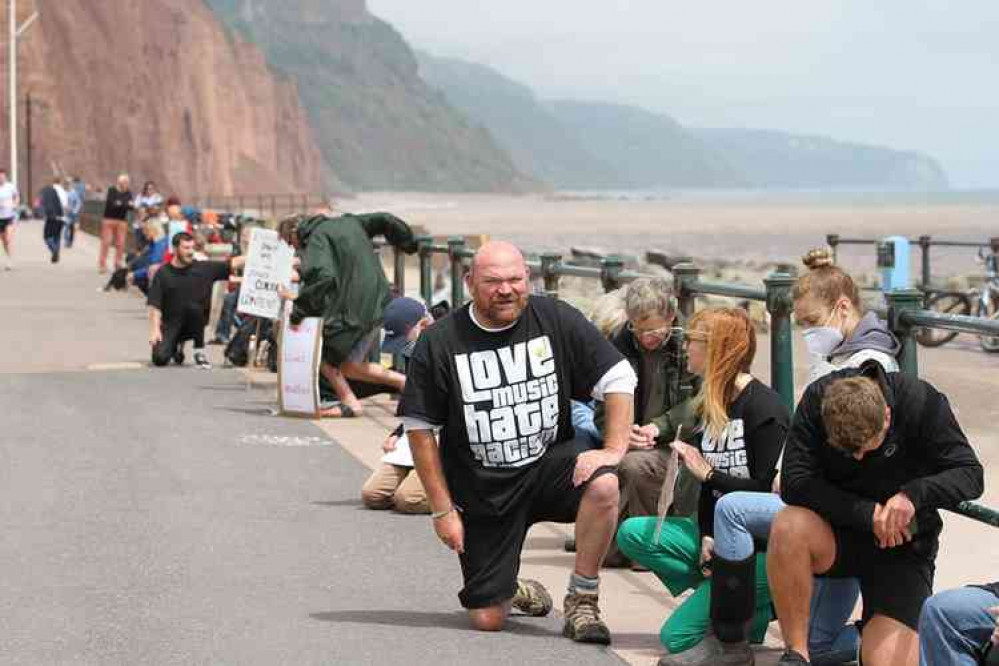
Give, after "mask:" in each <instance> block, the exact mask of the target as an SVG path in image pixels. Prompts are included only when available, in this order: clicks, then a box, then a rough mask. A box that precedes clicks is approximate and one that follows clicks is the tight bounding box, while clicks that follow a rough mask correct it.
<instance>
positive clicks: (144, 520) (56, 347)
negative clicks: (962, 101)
mask: <svg viewBox="0 0 999 666" xmlns="http://www.w3.org/2000/svg"><path fill="white" fill-rule="evenodd" d="M16 251H17V253H18V255H19V256H18V267H17V269H16V270H15V271H13V272H9V273H0V350H2V351H0V405H2V406H3V410H4V412H3V413H4V415H5V416H4V421H3V423H4V429H3V432H4V436H3V438H2V440H0V454H2V456H3V465H2V466H0V470H2V472H0V473H2V474H3V475H4V478H3V488H4V492H3V493H2V494H0V516H2V518H3V521H4V525H5V528H6V529H5V531H4V536H3V539H2V541H0V544H2V545H0V571H2V572H3V574H4V575H5V580H6V581H7V585H6V594H5V595H4V598H3V599H2V601H0V617H2V618H3V627H2V629H3V631H0V654H3V655H4V662H5V663H23V664H37V663H54V662H59V663H74V664H78V663H79V664H106V663H128V664H133V663H135V664H139V663H149V664H173V663H177V664H181V663H183V664H189V663H225V664H236V663H239V664H243V663H247V664H254V663H260V664H274V663H288V664H385V663H395V662H400V661H405V662H406V663H413V664H450V663H455V664H458V663H461V664H465V663H483V664H486V663H510V662H517V661H522V662H532V663H533V662H535V661H542V660H543V661H544V662H548V663H555V664H559V663H565V664H570V663H571V664H614V663H621V659H624V660H626V661H628V662H630V663H634V664H642V665H648V664H652V663H654V662H655V659H656V657H657V656H658V654H659V653H660V651H661V649H660V647H659V645H658V637H657V634H658V629H659V625H660V624H661V622H662V620H663V618H664V617H665V616H666V615H667V614H668V613H669V611H670V609H671V608H672V607H674V605H675V603H676V602H675V601H674V600H672V599H670V598H669V597H668V595H667V594H666V593H665V592H664V591H663V588H662V586H661V585H660V584H659V582H658V581H657V580H656V579H655V577H654V576H652V575H651V574H648V573H644V574H639V573H632V572H630V571H624V572H622V571H611V572H607V573H605V575H604V576H603V582H602V592H603V594H602V597H603V599H602V605H603V607H604V609H605V615H606V619H607V621H608V623H609V624H610V626H611V628H612V630H613V632H614V646H613V647H614V650H613V651H611V650H604V649H600V648H593V647H589V646H577V645H573V644H571V643H570V642H568V641H566V640H565V639H563V638H561V637H560V636H559V630H560V624H559V621H558V619H556V618H549V619H544V620H534V619H525V618H522V619H517V620H515V621H514V622H513V624H512V627H511V631H510V632H508V633H505V634H500V635H482V634H477V633H474V632H471V631H469V630H468V629H467V625H466V623H465V620H464V617H463V615H462V613H460V612H458V610H457V602H456V598H455V594H456V592H457V589H458V587H459V585H460V573H459V571H458V565H457V561H456V559H455V558H454V557H453V556H452V555H451V554H450V553H449V552H447V551H445V550H443V549H442V548H441V546H440V545H439V544H438V543H437V541H436V539H434V538H433V536H432V533H431V529H430V525H429V524H428V523H427V521H426V519H425V518H422V517H404V516H397V515H393V514H390V513H376V512H369V511H365V510H363V509H362V508H361V507H360V503H359V499H358V496H359V490H360V486H361V484H362V482H363V480H364V478H365V476H366V475H367V473H368V468H369V467H370V466H371V465H373V464H374V463H375V462H376V461H377V459H378V457H379V444H380V442H381V440H382V438H383V437H384V435H385V433H386V432H387V431H388V430H389V429H390V428H391V427H393V426H394V425H395V422H396V421H395V418H394V417H393V416H392V411H393V408H394V404H393V403H391V402H390V401H388V400H384V399H381V400H379V399H375V400H374V401H373V402H372V404H371V406H370V408H369V409H368V410H367V414H366V415H365V417H363V418H360V419H354V420H330V421H325V422H322V423H320V424H313V423H310V422H306V421H299V420H294V419H283V418H278V417H274V416H272V415H271V413H272V409H273V407H274V404H275V400H274V394H273V388H272V378H271V376H269V375H267V374H263V373H252V381H249V382H248V381H247V374H246V373H243V372H239V371H235V370H223V369H220V368H217V369H216V370H214V371H212V372H207V373H206V372H202V371H198V370H195V369H193V368H190V367H188V368H167V369H162V370H153V369H151V368H148V367H147V364H146V359H147V357H148V345H147V343H146V335H147V328H146V318H145V309H144V306H143V303H142V301H141V300H140V299H139V298H137V297H136V296H135V295H134V293H133V294H105V293H98V291H97V289H98V288H99V287H100V286H101V284H102V280H101V279H100V278H99V277H98V276H97V275H96V268H95V263H96V262H95V260H94V257H95V256H96V243H95V242H94V240H93V239H92V238H88V237H84V238H81V239H80V240H79V241H78V246H77V247H76V248H74V249H72V250H69V251H66V252H64V253H63V261H62V262H61V263H60V264H58V265H51V264H49V263H48V261H47V254H46V252H45V250H44V248H43V247H42V245H41V225H40V224H39V223H27V224H24V225H22V227H21V228H20V229H19V235H18V238H17V248H16ZM965 346H968V345H965ZM767 347H768V345H767V340H766V338H765V337H764V338H762V339H761V340H760V350H761V354H760V359H759V360H758V364H757V365H758V366H759V367H758V369H759V371H760V374H761V376H763V377H766V376H767V372H766V350H767ZM212 353H213V354H218V348H212ZM798 358H804V357H803V356H802V355H800V354H799V356H798ZM220 360H221V359H219V358H217V357H216V359H215V361H216V362H217V363H218V362H219V361H220ZM922 360H923V364H924V371H925V372H926V373H927V374H928V375H929V376H930V377H931V378H932V379H933V380H934V381H935V382H936V383H937V384H938V385H940V386H941V387H942V388H943V389H944V390H946V391H947V392H948V394H949V395H950V396H951V398H952V402H953V403H954V404H955V405H956V406H957V408H958V411H959V412H960V418H961V419H962V422H963V423H964V424H965V425H966V428H967V429H968V431H969V434H970V435H971V436H972V439H973V440H974V441H975V442H976V443H977V444H978V445H979V449H980V451H981V453H982V454H983V458H985V459H986V460H988V461H990V466H994V462H995V461H996V459H997V445H999V441H997V438H996V435H995V433H994V432H993V430H992V428H991V425H992V424H993V423H994V422H995V416H996V413H995V400H994V398H993V393H992V392H993V391H994V390H995V387H996V382H995V381H994V372H995V369H996V366H997V364H999V357H985V356H984V355H982V354H980V353H978V352H976V351H975V350H974V349H973V348H972V349H960V348H959V347H955V348H945V349H943V350H938V351H934V352H932V353H929V354H923V355H922ZM799 370H800V368H799ZM988 485H989V486H990V489H989V494H988V498H989V501H990V503H992V504H995V503H996V500H997V499H999V498H997V497H996V496H995V484H988ZM567 533H568V530H567V528H566V527H564V526H558V525H551V524H543V525H538V526H536V527H535V528H534V529H533V530H532V532H531V535H530V536H529V539H528V542H527V546H526V549H525V552H524V557H523V574H524V575H525V576H529V577H534V578H537V579H539V580H541V581H543V582H544V583H545V584H546V585H548V586H549V588H550V589H551V590H552V591H553V593H554V595H555V596H556V597H559V598H560V597H561V594H562V590H564V586H565V583H566V577H567V575H568V571H569V569H570V567H571V562H572V556H571V555H569V554H566V553H563V552H562V550H561V544H562V541H563V538H564V536H565V535H566V534H567ZM945 534H946V535H947V538H946V540H945V542H944V546H943V551H942V555H941V559H940V561H939V565H940V567H939V572H938V588H939V587H949V586H954V585H958V584H962V583H966V582H971V581H975V580H980V579H984V578H994V572H995V570H996V568H997V566H999V549H996V548H983V547H981V544H983V543H986V542H991V541H994V539H995V532H994V531H992V530H990V529H988V528H984V527H982V526H980V525H978V524H976V523H974V522H972V521H968V520H966V519H962V518H958V517H952V518H948V527H947V532H945ZM990 540H991V541H990ZM773 638H774V637H771V640H770V641H768V643H769V644H770V645H771V646H773V645H776V642H775V641H774V640H773ZM775 661H776V653H775V651H774V650H773V649H772V647H771V649H761V651H760V653H759V654H758V663H760V664H761V665H763V664H773V663H775Z"/></svg>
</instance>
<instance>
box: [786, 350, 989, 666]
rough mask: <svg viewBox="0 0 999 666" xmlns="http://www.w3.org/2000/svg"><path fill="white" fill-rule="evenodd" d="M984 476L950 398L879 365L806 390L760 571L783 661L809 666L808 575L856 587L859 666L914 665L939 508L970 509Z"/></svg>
mask: <svg viewBox="0 0 999 666" xmlns="http://www.w3.org/2000/svg"><path fill="white" fill-rule="evenodd" d="M983 487H984V482H983V472H982V465H981V463H980V462H979V461H978V458H977V457H976V455H975V452H974V450H973V449H972V448H971V446H970V445H969V444H968V440H967V438H966V437H965V435H964V433H963V432H962V431H961V427H960V426H959V425H958V422H957V419H956V418H955V417H954V413H953V412H952V411H951V408H950V403H949V402H948V401H947V398H946V397H945V396H944V395H943V394H941V393H940V392H939V391H937V390H936V389H935V388H934V387H933V386H931V385H930V384H928V383H927V382H925V381H923V380H921V379H919V378H918V377H915V376H913V375H910V374H907V373H902V372H893V373H886V372H885V371H884V369H883V368H882V367H881V366H880V365H878V363H877V362H875V361H867V362H866V363H865V364H864V365H863V366H862V367H861V368H860V369H847V370H840V371H838V372H835V373H833V374H832V375H829V376H827V377H824V378H822V379H820V380H818V381H816V382H815V383H813V384H812V385H811V386H809V387H808V389H807V390H806V391H805V394H804V396H802V398H801V402H800V403H799V405H798V409H797V411H796V412H795V415H794V421H793V423H792V426H791V430H790V431H789V433H788V438H787V444H786V448H785V453H784V467H783V470H782V477H781V497H782V498H783V500H784V501H785V502H786V503H787V504H788V506H787V508H785V509H783V510H781V512H780V513H779V514H777V517H776V519H775V520H774V523H773V528H772V529H771V531H770V542H769V551H768V553H767V571H768V574H769V577H770V590H771V596H772V597H773V600H774V606H775V608H776V610H777V616H778V619H779V621H780V627H781V632H782V634H783V638H784V641H785V643H786V645H787V650H786V651H785V653H784V655H783V656H782V657H781V660H780V662H779V664H780V665H781V666H794V665H799V664H808V663H809V661H808V658H809V649H808V624H809V617H810V610H809V605H810V600H811V595H812V579H813V576H827V577H831V578H841V577H847V578H858V579H859V580H860V590H861V595H862V597H863V600H864V608H863V614H862V619H861V622H862V626H863V634H862V641H861V657H862V661H863V663H864V664H865V666H915V665H916V663H917V662H918V652H919V649H918V648H919V645H918V640H917V635H916V629H917V626H918V621H919V614H920V611H921V610H922V607H923V604H924V602H925V601H926V599H928V598H929V596H930V594H932V587H933V573H934V568H935V559H936V554H937V550H938V547H939V536H940V532H941V529H942V528H943V521H942V520H941V518H940V513H939V509H941V508H947V507H954V506H956V505H957V504H959V503H960V502H962V501H967V500H973V499H975V498H977V497H978V496H980V495H981V494H982V491H983Z"/></svg>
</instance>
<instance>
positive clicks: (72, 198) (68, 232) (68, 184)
mask: <svg viewBox="0 0 999 666" xmlns="http://www.w3.org/2000/svg"><path fill="white" fill-rule="evenodd" d="M78 180H79V179H77V178H66V181H65V184H64V185H63V188H64V189H65V190H66V211H65V212H66V229H65V234H64V236H65V237H64V239H63V241H64V242H63V245H64V246H65V247H66V248H71V247H73V241H74V240H75V239H76V228H77V226H78V225H79V223H80V212H81V211H82V210H83V194H82V193H81V192H80V189H79V187H78V186H77V182H78Z"/></svg>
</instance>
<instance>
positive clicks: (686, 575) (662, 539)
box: [617, 516, 773, 654]
mask: <svg viewBox="0 0 999 666" xmlns="http://www.w3.org/2000/svg"><path fill="white" fill-rule="evenodd" d="M655 531H656V517H655V516H649V517H641V518H629V519H628V520H626V521H624V522H623V523H622V524H621V527H620V529H618V532H617V545H618V547H619V548H620V549H621V552H622V553H624V554H625V555H626V556H627V557H628V559H630V560H633V561H635V562H638V563H639V564H641V565H643V566H645V567H647V568H649V569H651V570H652V571H653V572H654V573H655V574H656V576H658V577H659V580H661V581H662V582H663V585H665V586H666V589H668V590H669V591H670V593H671V594H672V595H673V596H674V597H675V596H679V595H680V594H682V593H684V592H686V591H687V590H690V589H693V590H694V593H693V594H691V595H690V597H688V598H687V600H686V601H684V602H683V603H682V604H681V605H680V607H679V608H677V609H676V610H675V611H673V613H672V615H670V616H669V617H668V618H666V622H665V623H664V624H663V626H662V629H660V630H659V638H660V640H661V641H662V643H663V645H664V646H666V649H667V650H668V651H669V652H670V654H678V653H680V652H683V651H684V650H689V649H690V648H692V647H694V646H695V645H697V644H698V643H700V642H701V639H702V638H704V633H705V632H706V631H707V630H708V628H709V627H710V626H711V579H710V578H705V577H704V576H703V575H702V574H701V570H700V568H699V566H698V564H699V562H698V560H699V559H700V554H701V535H700V530H699V529H698V527H697V522H696V521H695V520H694V519H692V518H667V519H666V520H665V522H664V523H663V527H662V532H661V533H660V535H659V541H658V542H656V541H655V539H654V537H655ZM772 620H773V615H772V613H771V607H770V589H769V587H768V586H767V556H766V553H760V554H758V555H757V556H756V612H755V614H754V616H753V624H752V628H751V630H750V636H749V639H750V641H752V642H753V643H762V642H763V637H764V636H765V634H766V632H767V625H769V624H770V622H771V621H772Z"/></svg>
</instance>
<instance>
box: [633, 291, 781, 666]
mask: <svg viewBox="0 0 999 666" xmlns="http://www.w3.org/2000/svg"><path fill="white" fill-rule="evenodd" d="M685 342H686V346H687V364H688V367H689V369H690V371H691V372H693V373H695V374H697V375H699V376H700V377H702V382H701V384H700V389H699V392H698V394H697V397H696V398H695V399H694V409H693V411H694V412H695V414H696V416H697V420H698V425H697V428H696V430H694V432H693V433H690V434H693V435H695V439H694V441H695V442H696V444H693V445H691V444H688V443H686V442H683V441H681V440H680V439H676V440H674V441H673V442H672V443H671V444H670V447H671V448H672V450H673V451H675V452H676V453H677V454H678V456H679V457H680V459H682V460H683V466H684V468H685V470H686V471H687V472H688V473H689V474H690V475H691V476H693V477H694V478H695V479H696V480H697V481H698V482H699V483H700V489H699V496H698V502H697V512H696V516H691V517H687V516H683V515H673V516H669V517H665V516H663V515H660V516H659V517H657V516H648V517H641V518H629V519H628V520H626V521H624V523H623V524H622V525H621V527H620V529H619V530H618V534H617V542H618V545H619V547H620V548H621V551H622V552H623V553H624V554H625V556H627V557H629V558H631V559H633V560H635V561H636V562H638V563H639V564H642V565H644V566H646V567H648V568H649V569H651V570H652V571H653V572H654V573H655V574H656V575H657V576H658V577H659V579H660V580H661V581H662V582H663V584H664V585H666V587H667V589H669V591H670V592H671V593H672V594H673V595H674V596H679V595H680V594H681V593H683V592H685V591H686V590H689V589H694V593H693V594H692V595H691V596H690V597H688V598H687V600H686V601H684V602H683V604H682V605H681V606H680V607H679V608H677V609H676V610H675V611H674V612H673V613H672V615H670V617H669V618H667V620H666V622H665V624H664V625H663V627H662V630H661V631H660V638H661V640H662V642H663V645H665V646H666V649H667V650H668V654H667V655H666V656H664V657H663V659H662V661H660V662H659V663H660V664H664V665H665V664H670V665H673V664H685V663H686V659H687V655H686V654H683V652H684V651H685V650H688V649H689V648H690V647H691V646H693V645H696V644H697V643H698V642H700V641H701V638H702V636H704V633H705V631H706V630H707V629H708V626H709V618H710V619H713V620H715V621H714V622H713V623H711V624H713V627H714V631H715V632H716V633H717V634H718V635H719V637H721V638H723V639H724V640H726V641H728V643H729V644H730V645H731V646H732V648H731V649H729V650H727V651H726V654H718V655H716V657H717V659H716V661H712V662H711V663H718V664H721V663H724V664H729V663H742V662H741V661H737V662H736V661H732V662H730V661H729V660H730V659H733V658H741V657H745V656H746V655H748V656H749V657H750V659H751V658H752V652H751V651H750V648H749V644H748V641H747V636H746V634H747V633H748V634H749V638H750V639H751V640H752V641H753V642H756V643H759V642H762V640H763V637H764V636H765V634H766V630H767V625H768V624H769V623H770V617H771V615H770V598H769V594H768V593H767V582H766V574H765V568H764V566H765V558H764V557H763V556H762V555H760V556H759V557H757V556H754V555H753V553H750V554H749V556H748V557H746V558H743V559H741V560H730V559H727V558H722V557H719V556H718V554H717V553H716V552H715V550H714V548H713V534H714V526H713V517H714V510H715V504H716V503H717V502H718V500H719V498H721V497H723V496H725V495H726V494H727V493H731V492H736V491H746V490H764V489H769V488H770V484H771V483H772V482H773V478H774V475H775V474H776V464H777V459H778V457H779V456H780V452H781V447H782V445H783V443H784V436H785V434H786V433H787V428H788V423H789V421H790V414H789V413H788V409H787V407H786V406H785V405H784V403H783V401H782V400H781V397H780V396H779V395H778V394H777V393H776V392H775V391H774V390H773V389H771V388H770V387H768V386H767V385H765V384H763V383H762V382H760V381H759V380H758V379H755V378H754V377H753V376H752V375H751V374H749V369H750V367H751V365H752V362H753V358H754V356H755V354H756V332H755V330H754V329H753V324H752V321H751V320H750V319H749V314H748V313H747V312H746V311H745V310H743V309H741V308H716V309H707V310H701V311H699V312H697V313H696V314H694V315H693V316H692V317H691V318H690V321H689V322H688V326H687V333H686V338H685ZM688 439H689V435H688ZM665 487H666V488H667V490H669V489H670V488H671V485H670V484H666V485H665ZM708 576H710V580H708V578H707V577H708ZM718 595H726V596H728V597H729V598H730V599H729V604H728V608H726V609H725V610H726V611H728V613H727V615H726V616H723V617H722V618H718V617H715V616H709V612H708V611H709V607H710V604H711V601H712V599H713V598H715V597H716V596H718ZM733 616H734V617H733ZM750 663H751V662H750Z"/></svg>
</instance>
